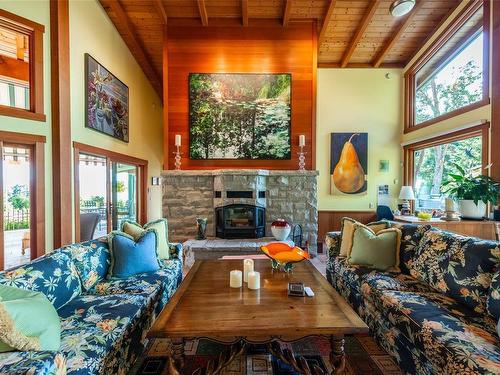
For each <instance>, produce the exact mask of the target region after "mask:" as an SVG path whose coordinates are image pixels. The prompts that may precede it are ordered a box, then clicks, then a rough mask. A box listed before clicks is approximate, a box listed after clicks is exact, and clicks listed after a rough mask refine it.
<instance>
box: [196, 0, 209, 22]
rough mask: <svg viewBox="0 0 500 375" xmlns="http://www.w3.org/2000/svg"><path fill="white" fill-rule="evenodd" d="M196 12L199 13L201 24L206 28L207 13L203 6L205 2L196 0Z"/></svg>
mask: <svg viewBox="0 0 500 375" xmlns="http://www.w3.org/2000/svg"><path fill="white" fill-rule="evenodd" d="M198 10H199V11H200V18H201V24H202V25H203V26H208V13H207V7H206V6H205V0H198Z"/></svg>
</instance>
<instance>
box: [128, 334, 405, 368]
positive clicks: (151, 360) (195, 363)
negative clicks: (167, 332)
mask: <svg viewBox="0 0 500 375" xmlns="http://www.w3.org/2000/svg"><path fill="white" fill-rule="evenodd" d="M282 346H283V347H284V348H285V347H287V348H289V349H290V350H292V351H293V353H295V354H296V355H302V356H304V358H305V359H306V360H307V362H308V363H309V366H310V367H311V368H312V365H317V366H319V367H321V368H323V369H324V370H325V371H326V372H328V373H329V372H330V371H331V366H330V362H329V360H328V357H329V354H330V344H329V342H328V340H326V339H322V338H308V339H304V340H301V341H298V342H295V343H291V344H282ZM223 350H227V347H225V346H224V345H222V344H218V343H215V342H212V341H208V340H204V339H202V340H193V341H188V342H187V343H186V346H185V354H186V360H185V363H186V365H185V368H184V369H183V372H182V373H183V374H185V375H191V374H192V373H193V372H194V371H195V370H197V369H198V368H200V367H205V365H206V364H207V362H208V361H209V360H210V359H213V358H216V357H218V355H219V353H220V352H221V351H223ZM345 352H346V356H347V365H346V374H349V375H354V374H356V375H357V374H360V375H361V374H362V375H365V374H373V375H377V374H388V375H396V374H398V375H399V374H401V371H400V370H399V367H398V366H397V365H396V363H395V362H394V361H393V360H392V358H391V357H390V356H389V355H388V354H387V353H385V352H384V351H383V350H382V349H381V348H380V347H379V346H378V345H377V344H376V343H375V342H374V341H373V339H372V338H371V337H369V336H356V337H346V342H345ZM166 353H167V346H166V342H165V341H164V340H161V339H157V340H154V341H153V342H151V343H150V345H149V346H148V349H147V350H146V356H145V357H144V358H143V360H142V361H140V360H139V361H138V363H137V364H136V366H134V370H133V371H132V373H133V374H138V375H157V374H167V369H166V363H167V360H166ZM296 374H297V373H296V372H295V371H293V370H292V368H291V367H290V366H288V365H286V364H285V363H283V362H282V361H280V360H279V359H277V358H275V357H273V356H272V355H271V354H269V352H268V350H267V348H266V347H265V346H264V345H251V346H250V347H249V348H248V349H247V350H246V353H245V354H244V355H241V356H239V357H236V358H235V359H234V360H233V361H232V362H231V363H230V364H229V365H228V366H227V367H226V368H225V369H224V370H223V372H222V374H221V375H296ZM297 375H298V374H297Z"/></svg>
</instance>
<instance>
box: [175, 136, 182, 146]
mask: <svg viewBox="0 0 500 375" xmlns="http://www.w3.org/2000/svg"><path fill="white" fill-rule="evenodd" d="M175 145H176V146H180V145H181V135H180V134H176V135H175Z"/></svg>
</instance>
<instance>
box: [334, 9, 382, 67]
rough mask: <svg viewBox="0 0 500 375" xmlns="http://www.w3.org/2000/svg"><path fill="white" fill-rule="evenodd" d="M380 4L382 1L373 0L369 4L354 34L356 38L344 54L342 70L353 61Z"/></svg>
mask: <svg viewBox="0 0 500 375" xmlns="http://www.w3.org/2000/svg"><path fill="white" fill-rule="evenodd" d="M380 3H381V0H371V1H370V3H369V4H368V9H367V11H366V12H365V14H364V16H363V18H362V19H361V22H360V24H359V26H358V29H357V30H356V33H355V34H354V37H353V38H352V39H351V42H350V43H349V45H348V46H347V48H346V51H345V52H344V56H343V57H342V61H341V62H340V67H341V68H345V67H346V66H347V64H349V61H350V60H351V57H352V55H353V53H354V51H355V50H356V47H357V46H358V43H359V41H360V40H361V38H362V37H363V35H364V33H365V31H366V29H367V28H368V25H370V22H371V20H372V18H373V16H374V15H375V12H376V11H377V8H378V6H379V5H380Z"/></svg>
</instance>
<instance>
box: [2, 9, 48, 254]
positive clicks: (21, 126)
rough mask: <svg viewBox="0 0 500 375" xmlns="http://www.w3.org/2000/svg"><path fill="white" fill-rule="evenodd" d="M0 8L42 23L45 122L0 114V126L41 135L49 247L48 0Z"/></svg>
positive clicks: (46, 234)
mask: <svg viewBox="0 0 500 375" xmlns="http://www.w3.org/2000/svg"><path fill="white" fill-rule="evenodd" d="M0 8H2V9H4V10H6V11H8V12H11V13H14V14H17V15H19V16H22V17H25V18H27V19H30V20H32V21H35V22H38V23H40V24H42V25H44V26H45V34H44V35H43V50H44V51H43V63H44V69H43V72H44V74H43V80H44V90H43V92H44V107H45V115H46V116H47V120H46V122H40V121H32V120H25V119H19V118H14V117H8V116H0V130H5V131H11V132H17V133H30V134H39V135H44V136H45V137H46V138H47V143H46V144H45V230H46V233H45V244H46V248H47V249H52V238H53V236H52V232H53V228H52V158H51V155H52V151H51V150H52V135H51V114H50V103H51V102H50V9H49V2H48V1H35V0H34V1H13V0H0Z"/></svg>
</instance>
